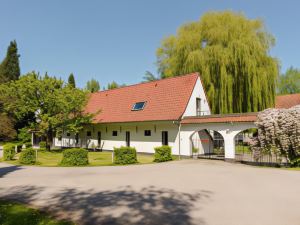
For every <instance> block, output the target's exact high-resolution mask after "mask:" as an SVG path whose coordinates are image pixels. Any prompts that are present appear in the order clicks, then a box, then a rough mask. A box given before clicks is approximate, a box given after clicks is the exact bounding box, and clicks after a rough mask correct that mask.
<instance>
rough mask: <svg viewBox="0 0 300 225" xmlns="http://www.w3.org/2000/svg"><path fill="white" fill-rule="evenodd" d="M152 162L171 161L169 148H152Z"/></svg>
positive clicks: (165, 146)
mask: <svg viewBox="0 0 300 225" xmlns="http://www.w3.org/2000/svg"><path fill="white" fill-rule="evenodd" d="M154 150H155V153H154V162H166V161H170V160H172V152H171V147H170V146H167V145H164V146H160V147H156V148H154Z"/></svg>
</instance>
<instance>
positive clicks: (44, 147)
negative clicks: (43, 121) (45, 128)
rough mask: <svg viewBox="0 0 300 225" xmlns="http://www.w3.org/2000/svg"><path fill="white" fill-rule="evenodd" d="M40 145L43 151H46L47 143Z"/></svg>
mask: <svg viewBox="0 0 300 225" xmlns="http://www.w3.org/2000/svg"><path fill="white" fill-rule="evenodd" d="M39 145H40V149H41V150H45V149H46V147H47V143H46V142H45V141H41V142H40V144H39Z"/></svg>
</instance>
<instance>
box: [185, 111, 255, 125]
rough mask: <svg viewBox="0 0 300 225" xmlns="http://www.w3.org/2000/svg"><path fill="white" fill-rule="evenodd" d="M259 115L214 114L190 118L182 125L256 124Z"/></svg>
mask: <svg viewBox="0 0 300 225" xmlns="http://www.w3.org/2000/svg"><path fill="white" fill-rule="evenodd" d="M256 118H257V113H234V114H214V115H209V116H190V117H185V118H183V120H182V121H181V123H182V124H191V123H230V122H254V121H256Z"/></svg>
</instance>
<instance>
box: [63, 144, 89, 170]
mask: <svg viewBox="0 0 300 225" xmlns="http://www.w3.org/2000/svg"><path fill="white" fill-rule="evenodd" d="M60 164H61V165H62V166H86V165H88V164H89V160H88V151H87V150H85V149H82V148H73V149H66V150H64V151H63V158H62V161H61V163H60Z"/></svg>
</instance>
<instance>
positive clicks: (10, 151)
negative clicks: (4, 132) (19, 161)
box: [3, 144, 16, 161]
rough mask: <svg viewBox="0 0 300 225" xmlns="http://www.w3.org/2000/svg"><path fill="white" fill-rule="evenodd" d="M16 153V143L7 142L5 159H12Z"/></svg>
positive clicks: (4, 148)
mask: <svg viewBox="0 0 300 225" xmlns="http://www.w3.org/2000/svg"><path fill="white" fill-rule="evenodd" d="M15 155H16V151H15V145H14V144H6V145H4V146H3V160H5V161H7V160H12V159H13V158H14V156H15Z"/></svg>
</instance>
